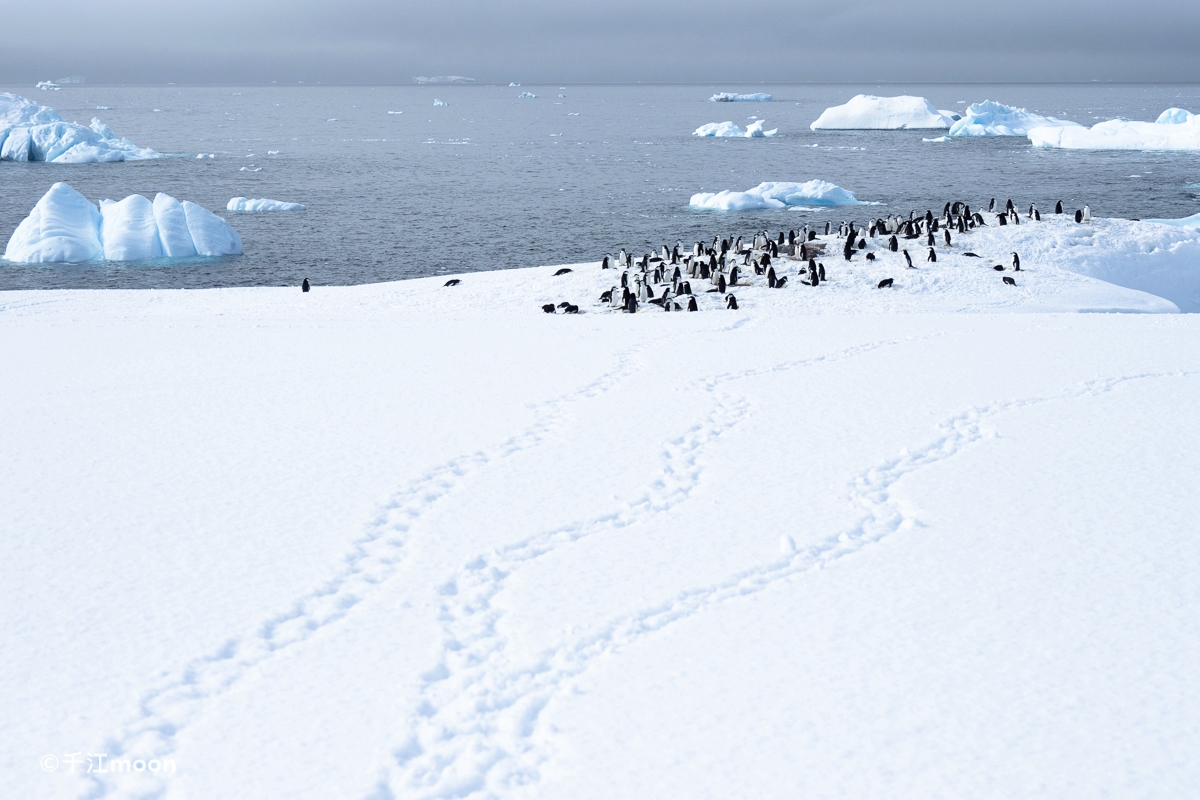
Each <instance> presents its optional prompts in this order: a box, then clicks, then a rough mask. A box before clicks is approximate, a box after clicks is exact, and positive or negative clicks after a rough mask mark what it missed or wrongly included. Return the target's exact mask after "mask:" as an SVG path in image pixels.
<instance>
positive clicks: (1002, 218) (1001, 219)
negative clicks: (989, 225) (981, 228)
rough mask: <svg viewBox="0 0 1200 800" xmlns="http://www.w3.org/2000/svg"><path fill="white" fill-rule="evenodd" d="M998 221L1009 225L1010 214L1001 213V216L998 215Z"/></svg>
mask: <svg viewBox="0 0 1200 800" xmlns="http://www.w3.org/2000/svg"><path fill="white" fill-rule="evenodd" d="M996 221H997V222H999V223H1000V224H1001V225H1007V224H1008V214H1001V215H1000V216H998V217H996Z"/></svg>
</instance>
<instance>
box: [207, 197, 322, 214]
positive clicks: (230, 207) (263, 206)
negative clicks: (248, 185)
mask: <svg viewBox="0 0 1200 800" xmlns="http://www.w3.org/2000/svg"><path fill="white" fill-rule="evenodd" d="M225 210H226V211H304V210H305V207H304V206H303V205H301V204H300V203H285V202H283V201H282V200H268V199H266V198H265V197H264V198H256V199H251V198H246V197H234V198H232V199H230V201H229V202H228V203H227V204H226V205H225Z"/></svg>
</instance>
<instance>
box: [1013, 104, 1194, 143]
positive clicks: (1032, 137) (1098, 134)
mask: <svg viewBox="0 0 1200 800" xmlns="http://www.w3.org/2000/svg"><path fill="white" fill-rule="evenodd" d="M1028 136H1029V141H1031V142H1032V143H1033V145H1034V147H1061V148H1065V149H1070V150H1200V116H1196V115H1195V114H1192V113H1191V112H1189V111H1185V110H1184V109H1182V108H1168V109H1167V110H1166V111H1164V112H1163V113H1162V114H1160V115H1159V117H1158V120H1157V121H1155V122H1131V121H1129V120H1124V119H1110V120H1108V121H1107V122H1101V123H1098V124H1096V125H1093V126H1092V127H1090V128H1084V127H1078V128H1033V129H1032V130H1030V131H1029V133H1028Z"/></svg>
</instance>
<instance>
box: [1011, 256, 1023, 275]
mask: <svg viewBox="0 0 1200 800" xmlns="http://www.w3.org/2000/svg"><path fill="white" fill-rule="evenodd" d="M1012 256H1013V272H1020V271H1021V257H1020V256H1019V255H1017V254H1016V253H1013V254H1012Z"/></svg>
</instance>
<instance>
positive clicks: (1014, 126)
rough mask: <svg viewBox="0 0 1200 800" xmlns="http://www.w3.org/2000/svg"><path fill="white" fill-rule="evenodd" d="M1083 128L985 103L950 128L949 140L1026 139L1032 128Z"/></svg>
mask: <svg viewBox="0 0 1200 800" xmlns="http://www.w3.org/2000/svg"><path fill="white" fill-rule="evenodd" d="M1068 127H1076V128H1080V127H1083V126H1082V125H1080V124H1079V123H1078V122H1071V121H1069V120H1064V119H1056V118H1055V117H1043V116H1041V115H1040V114H1032V113H1030V112H1029V110H1028V109H1025V108H1016V107H1014V106H1006V105H1004V104H1003V103H997V102H994V101H992V100H984V101H983V102H982V103H975V104H973V105H970V106H968V107H967V109H966V111H965V112H963V116H962V119H960V120H958V121H957V122H955V123H954V124H953V125H951V126H950V135H951V136H1025V135H1026V134H1027V133H1029V131H1031V130H1032V129H1034V128H1068Z"/></svg>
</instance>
